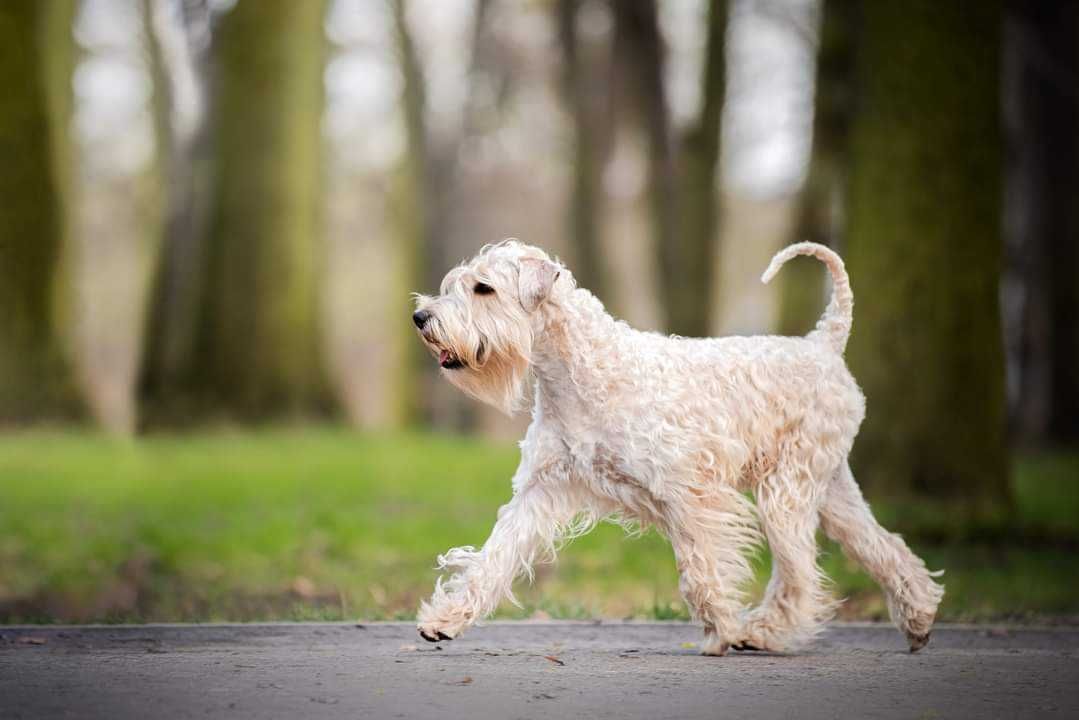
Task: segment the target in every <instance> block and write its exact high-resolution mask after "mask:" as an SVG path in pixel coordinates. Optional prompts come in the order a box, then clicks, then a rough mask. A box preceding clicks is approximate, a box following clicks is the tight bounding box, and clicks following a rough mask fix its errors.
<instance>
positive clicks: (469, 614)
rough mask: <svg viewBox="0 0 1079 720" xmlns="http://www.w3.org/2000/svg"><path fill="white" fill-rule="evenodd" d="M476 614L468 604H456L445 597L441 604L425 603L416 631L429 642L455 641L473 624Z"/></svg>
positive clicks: (421, 609) (449, 597) (450, 597)
mask: <svg viewBox="0 0 1079 720" xmlns="http://www.w3.org/2000/svg"><path fill="white" fill-rule="evenodd" d="M475 616H476V615H475V612H474V611H473V609H472V607H471V606H470V605H468V604H467V603H460V602H455V601H454V600H453V598H452V596H444V597H443V598H442V599H441V601H440V602H438V603H435V602H434V601H432V602H430V603H424V604H423V606H422V607H421V608H420V613H419V618H418V619H419V623H418V624H417V625H416V629H417V630H418V631H419V633H420V636H421V637H422V638H423V639H424V640H426V641H427V642H439V641H440V640H453V639H454V638H455V637H458V636H459V635H460V634H461V633H463V632H464V631H465V629H466V628H467V627H468V626H469V625H471V624H472V622H473V620H474V619H475Z"/></svg>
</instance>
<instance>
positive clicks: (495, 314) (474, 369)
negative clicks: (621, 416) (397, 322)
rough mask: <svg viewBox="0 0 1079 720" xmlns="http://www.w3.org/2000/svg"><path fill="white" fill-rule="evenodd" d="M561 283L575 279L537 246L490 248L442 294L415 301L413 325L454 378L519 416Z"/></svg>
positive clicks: (452, 274)
mask: <svg viewBox="0 0 1079 720" xmlns="http://www.w3.org/2000/svg"><path fill="white" fill-rule="evenodd" d="M560 278H562V279H563V282H559V283H557V284H558V285H559V286H561V285H563V284H566V283H565V281H566V280H570V279H569V274H568V273H567V272H566V270H565V268H564V267H563V266H562V265H561V264H560V263H557V262H555V261H552V260H551V259H550V257H548V255H547V253H545V252H544V251H543V250H540V249H539V248H537V247H533V246H531V245H525V244H523V243H519V242H517V241H515V240H506V241H503V242H500V243H498V244H495V245H487V246H485V247H484V248H483V249H482V250H480V252H479V254H478V255H476V257H474V258H473V259H472V260H470V261H469V262H466V263H463V264H461V265H459V266H457V267H455V268H454V269H452V270H450V271H449V272H448V273H446V277H444V278H443V279H442V287H441V291H440V294H439V295H438V296H436V297H429V296H426V295H416V296H415V298H416V313H415V314H414V315H413V322H414V323H415V324H416V326H417V330H418V332H419V334H420V337H421V338H422V339H423V342H424V343H425V344H426V345H427V347H428V349H430V350H431V352H432V354H433V355H434V356H435V357H436V358H437V360H438V364H439V365H440V366H441V368H442V371H441V372H442V374H443V376H445V377H446V379H447V380H449V381H450V382H451V383H453V384H454V385H456V386H457V387H459V388H460V389H461V390H463V391H464V392H466V393H467V394H469V395H471V396H472V397H474V398H476V399H477V400H480V401H482V402H486V403H489V404H491V405H494V406H495V407H497V408H499V409H500V410H502V411H503V412H505V413H507V414H512V413H513V412H514V411H515V410H517V409H518V408H519V406H520V405H521V401H522V400H523V398H524V391H525V385H526V380H527V377H528V369H529V366H530V364H531V357H532V343H533V341H534V339H535V336H536V333H537V331H539V329H540V328H541V327H542V318H540V317H538V316H540V315H541V314H542V313H540V312H539V311H540V310H541V308H543V306H544V305H546V304H547V303H548V301H549V300H551V298H552V297H553V296H554V294H555V293H556V282H557V281H558V280H559V279H560ZM571 282H572V281H571V280H570V284H571Z"/></svg>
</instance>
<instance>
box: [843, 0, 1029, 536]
mask: <svg viewBox="0 0 1079 720" xmlns="http://www.w3.org/2000/svg"><path fill="white" fill-rule="evenodd" d="M862 13H863V18H862V28H861V32H860V35H859V38H858V39H859V45H860V47H859V55H858V59H857V62H858V72H859V82H858V91H859V95H858V99H857V103H858V105H857V111H856V113H855V116H854V119H853V127H852V167H851V176H850V184H849V196H848V197H849V224H848V238H847V249H846V256H847V264H848V268H849V271H850V275H851V279H852V283H853V285H854V288H855V297H856V303H855V317H854V332H853V335H852V338H851V343H850V348H849V353H848V354H849V358H850V364H851V367H852V369H853V371H854V374H855V376H856V377H857V378H858V380H859V382H861V384H862V386H863V388H864V389H865V392H866V395H867V397H868V416H867V419H866V422H865V425H864V427H863V430H862V433H861V436H860V437H859V439H858V441H857V442H856V445H855V473H856V474H857V475H858V476H859V477H860V479H861V480H862V481H863V483H865V484H866V485H867V486H868V487H869V488H871V489H872V490H873V491H874V492H878V493H881V494H893V495H921V496H931V497H934V498H936V499H938V500H945V501H951V502H952V503H954V505H955V507H956V509H957V510H958V511H960V512H962V513H963V514H965V515H967V516H970V517H975V518H984V517H987V516H991V515H994V514H996V513H997V512H999V511H1000V510H1002V509H1003V508H1005V507H1006V506H1007V499H1008V458H1007V450H1006V447H1005V436H1004V432H1005V398H1004V361H1003V351H1002V340H1001V325H1000V306H999V301H998V289H999V288H998V286H999V278H1000V264H1001V251H1002V248H1001V245H1002V242H1001V210H1000V208H1001V201H1002V198H1001V192H1002V186H1001V127H1000V109H999V93H1000V52H1001V3H1000V2H998V1H995V0H985V1H984V2H976V3H973V2H971V3H958V2H957V3H939V2H933V1H932V0H911V2H904V3H876V2H874V3H864V4H863V5H862Z"/></svg>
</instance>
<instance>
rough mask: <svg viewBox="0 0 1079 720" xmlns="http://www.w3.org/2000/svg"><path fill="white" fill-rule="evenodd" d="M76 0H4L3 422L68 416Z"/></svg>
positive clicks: (0, 187) (0, 64)
mask: <svg viewBox="0 0 1079 720" xmlns="http://www.w3.org/2000/svg"><path fill="white" fill-rule="evenodd" d="M73 15H74V3H73V2H72V0H10V1H8V2H4V3H0V84H2V86H3V88H4V90H3V92H2V93H0V158H2V161H0V197H3V202H2V203H0V422H5V423H6V422H26V421H33V420H38V419H44V418H55V417H64V416H70V415H71V414H72V413H73V412H74V410H75V408H76V405H77V403H76V402H75V389H74V387H75V386H74V383H73V381H72V378H71V374H70V371H69V366H68V364H67V363H66V362H65V360H64V357H63V352H62V350H61V340H60V335H61V333H60V331H59V327H60V319H61V315H62V313H61V312H60V310H59V308H58V304H57V300H58V298H59V297H60V293H59V292H58V287H57V282H58V279H59V277H60V268H61V267H62V262H61V259H62V254H63V248H64V233H65V228H66V219H65V217H66V216H65V211H66V208H65V194H66V192H67V187H68V180H69V172H68V168H69V161H70V156H69V154H68V152H67V147H68V133H67V122H68V118H69V115H70V107H71V99H70V87H71V74H70V71H71V63H72V58H73V41H72V38H71V21H72V17H73Z"/></svg>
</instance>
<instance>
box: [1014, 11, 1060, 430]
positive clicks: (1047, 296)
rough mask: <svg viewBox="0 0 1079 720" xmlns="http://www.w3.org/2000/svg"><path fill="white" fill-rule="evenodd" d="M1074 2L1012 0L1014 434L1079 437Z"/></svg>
mask: <svg viewBox="0 0 1079 720" xmlns="http://www.w3.org/2000/svg"><path fill="white" fill-rule="evenodd" d="M1077 42H1079V3H1075V2H1061V3H1026V2H1012V3H1009V12H1008V17H1007V25H1006V35H1005V43H1004V49H1005V72H1006V74H1005V84H1004V87H1005V118H1006V127H1007V133H1008V145H1009V148H1010V149H1011V152H1010V153H1009V154H1008V160H1009V162H1008V175H1007V177H1008V191H1007V193H1006V198H1007V202H1006V215H1005V217H1006V232H1007V244H1006V265H1005V266H1006V269H1007V273H1006V285H1005V293H1004V303H1005V305H1004V310H1005V314H1004V317H1005V327H1006V338H1007V349H1008V367H1009V373H1008V378H1009V388H1008V389H1009V405H1010V415H1011V418H1010V419H1011V427H1012V431H1013V434H1014V436H1015V437H1016V439H1017V440H1018V441H1020V442H1023V443H1025V444H1032V445H1037V444H1044V443H1046V442H1052V443H1061V444H1073V443H1076V442H1077V441H1079V382H1077V381H1076V379H1075V378H1076V374H1075V367H1076V364H1077V363H1079V329H1077V324H1076V322H1075V315H1076V311H1077V310H1079V294H1077V290H1076V287H1077V286H1079V283H1077V282H1076V278H1077V276H1079V212H1077V211H1076V210H1075V203H1074V194H1075V187H1076V185H1077V181H1079V142H1076V132H1075V130H1076V127H1077V125H1079V51H1077V50H1076V47H1077Z"/></svg>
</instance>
